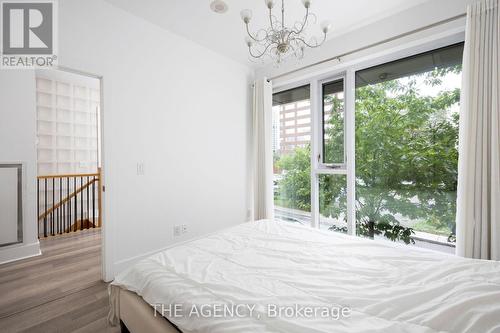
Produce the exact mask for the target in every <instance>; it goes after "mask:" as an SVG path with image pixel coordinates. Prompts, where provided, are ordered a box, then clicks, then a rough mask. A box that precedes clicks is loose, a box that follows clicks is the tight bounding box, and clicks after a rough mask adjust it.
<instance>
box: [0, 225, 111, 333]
mask: <svg viewBox="0 0 500 333" xmlns="http://www.w3.org/2000/svg"><path fill="white" fill-rule="evenodd" d="M40 246H41V249H42V255H41V256H38V257H33V258H29V259H25V260H21V261H17V262H14V263H8V264H4V265H0V332H61V333H65V332H92V333H94V332H96V333H97V332H119V331H120V330H119V329H118V328H115V327H109V326H108V324H107V321H106V316H107V313H108V309H109V305H108V294H107V284H106V283H104V282H102V281H101V233H100V230H99V229H95V230H88V231H82V232H79V233H75V234H71V235H67V236H60V237H55V238H53V239H47V240H41V241H40Z"/></svg>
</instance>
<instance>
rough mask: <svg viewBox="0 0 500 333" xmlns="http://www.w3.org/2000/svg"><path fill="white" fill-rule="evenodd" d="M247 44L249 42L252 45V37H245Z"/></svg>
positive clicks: (248, 44)
mask: <svg viewBox="0 0 500 333" xmlns="http://www.w3.org/2000/svg"><path fill="white" fill-rule="evenodd" d="M245 44H247V46H248V47H252V45H253V41H252V39H251V38H250V37H245Z"/></svg>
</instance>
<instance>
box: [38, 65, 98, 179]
mask: <svg viewBox="0 0 500 333" xmlns="http://www.w3.org/2000/svg"><path fill="white" fill-rule="evenodd" d="M36 96H37V134H38V142H37V151H38V175H55V174H71V173H92V172H96V170H97V168H98V166H99V149H98V147H99V142H98V140H99V133H98V128H99V126H98V121H99V105H100V93H99V82H98V80H97V79H92V78H86V77H80V76H79V75H76V74H71V73H60V72H59V71H37V75H36Z"/></svg>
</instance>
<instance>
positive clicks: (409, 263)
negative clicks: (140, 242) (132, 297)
mask: <svg viewBox="0 0 500 333" xmlns="http://www.w3.org/2000/svg"><path fill="white" fill-rule="evenodd" d="M112 285H113V287H114V288H118V287H119V288H123V289H127V290H129V291H132V292H135V293H137V294H138V295H140V296H141V297H142V298H143V299H144V300H145V301H146V302H147V303H149V304H150V305H151V306H152V308H153V307H154V308H155V309H156V310H157V311H159V312H161V313H162V314H163V315H164V316H165V318H167V319H168V320H169V321H170V322H171V323H173V324H174V325H176V326H177V327H178V328H179V329H180V330H181V331H182V332H184V333H189V332H238V333H241V332H287V333H294V332H301V333H302V332H484V333H485V332H500V263H499V262H494V261H482V260H472V259H465V258H460V257H456V256H453V255H447V254H443V253H439V252H434V251H430V250H425V249H419V248H415V247H413V246H406V245H399V244H396V243H391V242H383V241H373V240H367V239H362V238H358V237H354V236H348V235H343V234H338V233H334V232H330V231H322V230H317V229H313V228H309V227H304V226H300V225H296V224H291V223H286V222H280V221H274V220H262V221H257V222H251V223H245V224H241V225H238V226H235V227H232V228H229V229H225V230H222V231H219V232H216V233H213V234H210V235H208V236H206V237H202V238H199V239H196V240H193V241H189V242H186V243H182V244H179V245H175V246H173V247H171V248H168V249H166V250H164V251H162V252H159V253H157V254H155V255H152V256H150V257H148V258H146V259H143V260H141V261H140V262H138V263H137V264H135V265H134V266H132V267H130V268H128V269H127V270H125V271H124V272H123V273H121V274H120V275H118V276H117V277H116V279H115V281H114V282H113V284H112ZM112 303H113V298H112ZM112 305H113V304H112ZM114 306H116V301H115V302H114ZM152 311H153V310H152ZM113 312H114V313H113ZM113 316H115V317H117V316H119V309H116V308H115V309H113V310H112V313H111V317H113ZM115 320H116V318H115Z"/></svg>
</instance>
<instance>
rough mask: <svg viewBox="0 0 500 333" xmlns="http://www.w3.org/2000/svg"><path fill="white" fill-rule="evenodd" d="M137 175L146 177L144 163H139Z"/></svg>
mask: <svg viewBox="0 0 500 333" xmlns="http://www.w3.org/2000/svg"><path fill="white" fill-rule="evenodd" d="M137 175H138V176H144V163H142V162H139V163H137Z"/></svg>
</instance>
